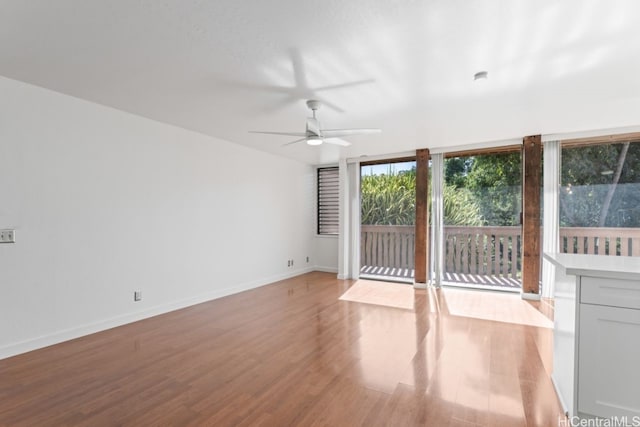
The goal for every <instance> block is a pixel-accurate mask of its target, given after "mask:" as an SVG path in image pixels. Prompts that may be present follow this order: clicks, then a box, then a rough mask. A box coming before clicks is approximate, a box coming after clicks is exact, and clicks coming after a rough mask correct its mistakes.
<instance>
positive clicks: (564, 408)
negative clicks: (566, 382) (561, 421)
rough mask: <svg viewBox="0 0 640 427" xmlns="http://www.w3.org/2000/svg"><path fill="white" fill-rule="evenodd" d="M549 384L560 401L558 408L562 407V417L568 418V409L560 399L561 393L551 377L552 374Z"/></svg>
mask: <svg viewBox="0 0 640 427" xmlns="http://www.w3.org/2000/svg"><path fill="white" fill-rule="evenodd" d="M551 384H553V389H554V390H555V392H556V396H557V397H558V400H559V401H560V406H562V410H563V411H564V415H565V417H568V416H569V409H567V408H568V407H567V404H566V403H565V402H564V399H563V398H562V393H560V388H559V387H558V383H557V382H556V379H555V377H554V376H553V373H552V374H551Z"/></svg>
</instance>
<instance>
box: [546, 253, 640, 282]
mask: <svg viewBox="0 0 640 427" xmlns="http://www.w3.org/2000/svg"><path fill="white" fill-rule="evenodd" d="M544 259H546V260H548V261H549V262H551V263H552V264H554V265H555V266H557V267H560V268H563V269H564V270H565V272H566V274H569V275H573V276H589V277H603V278H614V279H624V280H638V281H640V257H628V256H624V257H623V256H606V255H577V254H560V253H547V252H545V253H544Z"/></svg>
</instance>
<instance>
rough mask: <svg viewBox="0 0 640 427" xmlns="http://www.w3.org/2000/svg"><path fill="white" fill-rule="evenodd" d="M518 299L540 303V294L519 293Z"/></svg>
mask: <svg viewBox="0 0 640 427" xmlns="http://www.w3.org/2000/svg"><path fill="white" fill-rule="evenodd" d="M520 297H521V298H522V299H524V300H529V301H540V294H534V293H531V292H520Z"/></svg>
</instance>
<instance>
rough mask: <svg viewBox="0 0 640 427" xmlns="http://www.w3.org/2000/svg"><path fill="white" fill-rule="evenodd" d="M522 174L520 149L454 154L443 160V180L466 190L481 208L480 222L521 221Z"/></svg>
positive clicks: (486, 223) (483, 223) (487, 223)
mask: <svg viewBox="0 0 640 427" xmlns="http://www.w3.org/2000/svg"><path fill="white" fill-rule="evenodd" d="M521 176H522V172H521V161H520V153H519V152H513V153H505V154H491V155H481V156H469V157H454V158H450V159H447V160H446V161H445V182H446V183H447V185H451V186H453V187H455V188H456V189H457V191H467V192H468V193H469V197H470V198H471V199H472V200H473V201H474V202H475V203H476V204H478V206H479V208H480V216H481V218H482V224H481V225H494V226H511V225H518V224H519V223H520V210H521V206H522V194H521V193H522V191H521ZM467 225H473V224H467Z"/></svg>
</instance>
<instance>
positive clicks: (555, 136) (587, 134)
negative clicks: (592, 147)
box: [542, 126, 640, 142]
mask: <svg viewBox="0 0 640 427" xmlns="http://www.w3.org/2000/svg"><path fill="white" fill-rule="evenodd" d="M635 132H640V126H627V127H621V128H610V129H598V130H588V131H582V132H566V133H550V134H548V135H542V142H547V141H563V140H565V139H578V138H593V137H597V136H609V135H620V134H623V133H635Z"/></svg>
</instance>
